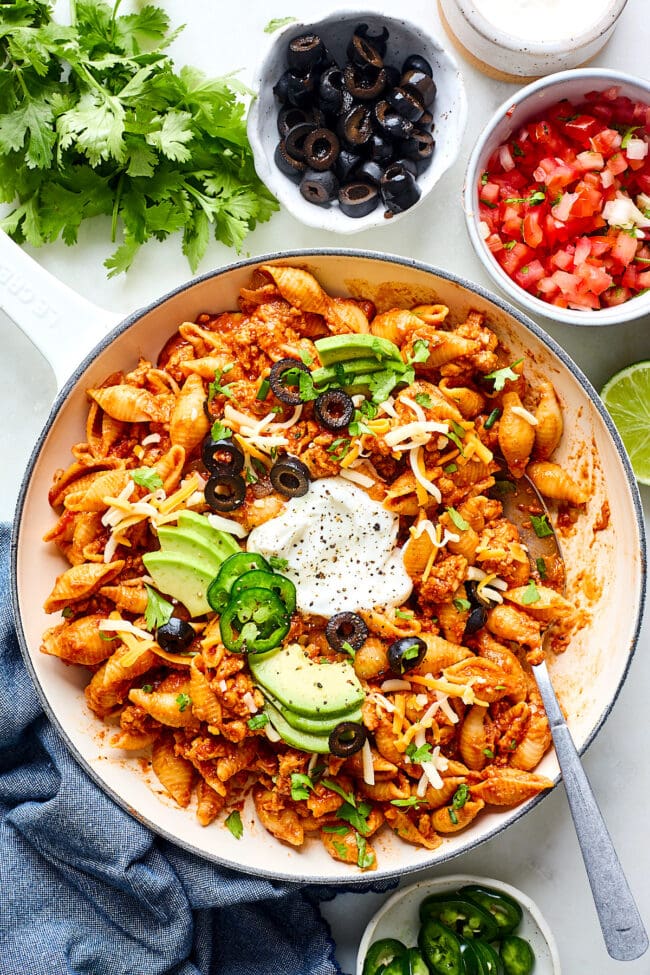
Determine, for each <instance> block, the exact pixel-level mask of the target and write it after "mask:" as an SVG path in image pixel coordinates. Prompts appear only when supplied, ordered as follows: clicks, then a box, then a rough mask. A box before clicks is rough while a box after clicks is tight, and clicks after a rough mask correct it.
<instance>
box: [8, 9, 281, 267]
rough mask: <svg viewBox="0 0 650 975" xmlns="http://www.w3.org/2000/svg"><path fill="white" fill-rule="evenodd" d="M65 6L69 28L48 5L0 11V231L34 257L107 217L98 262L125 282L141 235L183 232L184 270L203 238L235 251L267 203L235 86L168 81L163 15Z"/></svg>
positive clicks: (199, 78)
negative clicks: (3, 209)
mask: <svg viewBox="0 0 650 975" xmlns="http://www.w3.org/2000/svg"><path fill="white" fill-rule="evenodd" d="M120 2H121V0H117V2H116V3H115V5H114V6H113V7H110V6H109V5H108V4H106V3H103V2H102V0H76V2H75V0H72V2H71V10H72V24H71V25H63V24H58V23H56V22H55V21H54V20H53V19H52V11H51V7H50V4H49V3H48V2H42V0H0V202H3V203H9V204H13V205H14V209H13V210H12V212H11V213H10V214H9V216H7V217H5V219H4V220H2V221H1V222H0V226H1V227H2V228H3V229H4V230H5V231H7V233H9V234H10V235H11V236H12V237H13V238H14V240H16V241H18V242H19V243H22V242H23V241H27V242H28V243H30V244H33V245H34V246H39V245H41V244H43V243H47V242H50V241H53V240H56V239H57V238H58V237H59V236H60V237H62V238H63V240H64V241H65V242H66V244H74V243H75V242H76V240H77V234H78V230H79V226H80V224H81V221H82V220H85V219H87V218H88V217H94V216H96V215H98V214H106V215H109V216H111V218H112V221H111V227H112V239H113V241H115V240H117V238H118V231H120V230H121V234H122V242H121V243H120V245H119V246H118V247H117V250H116V251H115V253H114V254H113V255H112V256H111V257H110V258H109V259H108V260H107V261H106V267H107V268H108V269H109V272H110V275H113V274H118V273H119V272H121V271H126V270H127V268H129V267H130V265H131V263H132V261H133V259H134V257H135V255H136V253H137V251H138V249H139V248H140V246H141V245H142V244H144V243H145V242H146V241H147V240H149V239H150V238H152V237H155V238H156V239H157V240H163V239H164V238H165V237H167V236H168V235H169V234H173V233H176V232H177V231H182V232H183V253H184V254H185V256H186V257H187V259H188V261H189V264H190V267H191V268H192V270H193V271H195V270H196V268H197V266H198V264H199V262H200V260H201V258H202V257H203V255H204V254H205V251H206V248H207V246H208V242H209V238H210V232H211V228H212V230H213V231H214V236H215V238H216V239H217V240H220V241H222V242H223V243H225V244H227V245H229V246H234V247H236V248H237V249H239V248H240V247H241V244H242V241H243V239H244V237H245V236H246V234H247V233H248V232H249V231H250V230H252V229H253V228H254V227H255V225H256V223H257V222H258V221H265V220H268V219H269V217H270V215H271V213H272V212H273V211H274V210H276V209H277V203H276V201H275V200H274V198H273V197H272V196H271V194H270V193H269V192H268V190H267V189H266V187H265V186H264V184H263V183H262V182H261V181H260V180H259V178H258V177H257V175H256V173H255V169H254V166H253V159H252V153H251V149H250V146H249V143H248V140H247V138H246V124H245V111H246V110H245V104H244V102H243V100H242V96H243V95H245V94H246V93H247V91H246V89H245V87H244V86H243V85H241V84H240V83H238V82H237V81H236V80H235V79H234V78H233V77H232V76H227V77H223V78H215V79H209V78H206V77H205V76H204V75H203V74H202V73H201V72H200V71H198V70H196V69H195V68H191V67H184V68H182V69H181V70H180V71H179V72H176V71H175V70H174V65H173V62H172V60H171V58H170V57H169V55H168V54H166V53H165V48H166V47H168V45H169V44H170V43H171V41H172V40H173V39H174V37H175V36H176V34H177V32H172V31H170V26H169V20H168V17H167V15H166V14H165V13H164V11H162V10H160V9H159V8H158V7H155V6H151V5H147V6H144V7H142V8H141V9H140V10H139V12H137V13H130V14H119V13H118V8H119V6H120Z"/></svg>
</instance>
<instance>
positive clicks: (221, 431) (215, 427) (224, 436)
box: [210, 420, 232, 440]
mask: <svg viewBox="0 0 650 975" xmlns="http://www.w3.org/2000/svg"><path fill="white" fill-rule="evenodd" d="M210 436H211V437H212V439H213V440H228V439H229V438H230V437H232V430H231V429H230V427H227V426H225V425H224V424H223V423H222V422H221V420H215V421H214V423H213V424H212V427H211V429H210Z"/></svg>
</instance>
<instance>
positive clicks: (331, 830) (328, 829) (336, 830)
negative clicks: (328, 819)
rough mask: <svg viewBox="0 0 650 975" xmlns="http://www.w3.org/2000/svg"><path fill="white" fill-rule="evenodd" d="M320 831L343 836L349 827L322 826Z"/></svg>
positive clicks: (348, 830)
mask: <svg viewBox="0 0 650 975" xmlns="http://www.w3.org/2000/svg"><path fill="white" fill-rule="evenodd" d="M322 830H323V832H324V833H338V835H339V836H344V835H345V834H346V833H349V832H350V827H349V826H344V825H343V823H341V825H340V826H323V827H322Z"/></svg>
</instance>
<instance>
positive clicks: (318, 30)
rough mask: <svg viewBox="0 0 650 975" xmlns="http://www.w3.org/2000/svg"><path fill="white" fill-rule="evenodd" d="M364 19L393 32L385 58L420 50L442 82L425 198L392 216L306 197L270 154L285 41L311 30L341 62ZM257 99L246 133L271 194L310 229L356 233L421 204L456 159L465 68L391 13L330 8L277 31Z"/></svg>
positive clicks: (395, 59) (422, 180)
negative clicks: (351, 212)
mask: <svg viewBox="0 0 650 975" xmlns="http://www.w3.org/2000/svg"><path fill="white" fill-rule="evenodd" d="M359 23H367V24H368V25H369V27H370V28H371V30H372V31H377V30H381V28H382V27H383V26H385V27H387V28H388V30H389V32H390V38H389V41H388V50H387V53H386V63H387V64H395V65H396V66H397V67H401V66H402V64H403V62H404V60H405V58H406V57H407V56H408V55H409V54H421V55H422V56H423V57H425V58H426V59H427V61H428V62H429V63H430V64H431V66H432V68H433V78H434V81H435V83H436V86H437V89H438V91H437V95H436V99H435V101H434V103H433V105H432V107H431V111H432V113H433V124H434V137H435V140H436V146H435V150H434V153H433V157H432V160H431V164H430V166H428V168H427V169H425V170H424V172H423V173H422V174H421V175H420V176H419V178H418V186H419V187H420V190H421V195H420V199H419V200H418V202H417V203H416V204H415V206H413V207H411V208H410V209H409V210H406V211H404V212H403V213H399V214H395V215H394V216H393V217H392V218H391V219H390V220H387V219H386V217H385V215H384V207H383V206H382V205H381V202H380V204H379V206H377V208H376V209H375V210H373V212H372V213H369V214H368V215H367V216H365V217H359V218H354V217H348V216H346V215H345V214H344V213H343V212H342V211H341V210H340V209H339V206H338V203H337V202H334V203H332V204H330V205H328V206H316V205H314V204H313V203H309V202H307V200H305V199H304V197H303V196H302V195H301V193H300V190H299V188H298V184H297V183H295V182H293V181H292V180H291V179H289V177H287V176H285V175H284V174H283V173H281V172H280V170H279V169H278V168H277V166H276V164H275V162H274V159H273V156H274V153H275V148H276V146H277V144H278V139H279V135H278V129H277V116H278V110H279V108H280V106H279V103H278V101H277V99H276V98H275V97H274V95H273V86H274V84H275V83H276V82H277V80H278V78H279V77H280V76H281V75H282V74H283V72H284V71H285V70H286V50H287V44H288V43H289V41H290V40H291V39H292V38H293V37H298V36H299V35H300V34H304V33H312V34H318V35H319V36H320V37H322V39H323V41H324V42H325V44H326V45H327V48H328V50H329V51H331V53H332V55H333V56H334V58H335V59H336V61H337V63H338V64H341V65H342V64H344V63H345V61H346V55H345V49H346V46H347V44H348V41H349V40H350V37H351V35H352V33H353V31H354V28H355V27H356V26H357V24H359ZM255 88H256V91H257V98H256V100H255V101H254V102H253V105H252V106H251V110H250V113H249V116H248V138H249V141H250V144H251V146H252V149H253V154H254V158H255V168H256V170H257V173H258V175H259V177H260V179H262V180H263V181H264V182H265V183H266V185H267V186H268V188H269V189H270V190H271V192H272V193H274V194H275V196H277V198H278V200H279V201H280V203H281V204H282V206H283V207H285V209H286V210H288V211H289V213H291V214H292V215H293V216H294V217H295V218H296V219H297V220H300V222H301V223H304V224H306V225H307V226H308V227H316V228H318V229H319V230H329V231H332V232H333V233H337V234H354V233H358V232H359V231H361V230H369V229H370V228H374V227H382V226H386V225H388V224H391V225H393V224H394V223H395V221H396V220H401V219H402V218H403V217H405V216H407V215H408V214H409V213H412V212H413V210H414V209H416V208H417V207H419V206H421V205H422V204H423V203H424V202H425V200H426V199H427V197H428V196H429V194H430V193H431V191H432V190H433V188H434V187H435V185H436V183H437V182H438V180H439V179H440V177H441V176H442V175H443V173H445V172H446V171H447V170H448V169H449V167H450V166H451V165H452V164H453V163H454V161H455V160H456V157H457V156H458V152H459V149H460V144H461V140H462V137H463V132H464V130H465V123H466V120H467V103H466V98H465V89H464V86H463V81H462V77H461V73H460V71H459V69H458V66H457V64H456V62H455V60H454V58H453V57H452V55H451V54H449V52H448V51H447V50H445V48H444V47H443V45H442V43H441V42H440V41H439V40H438V39H437V38H436V37H435V36H434V35H433V34H431V33H430V32H429V31H427V30H425V29H424V28H423V27H420V26H415V24H411V23H410V22H409V21H408V20H406V19H403V18H401V17H395V16H386V15H384V14H382V13H381V12H377V9H376V8H375V9H374V10H363V9H354V8H348V9H344V10H339V11H336V12H335V13H333V14H329V15H328V16H327V17H325V18H323V20H319V21H317V22H316V23H309V24H307V23H291V24H289V25H287V26H286V27H285V28H284V29H283V30H282V31H279V32H278V33H277V34H274V35H273V37H272V40H271V41H270V43H269V46H268V47H267V49H266V51H265V52H264V54H263V56H262V59H261V62H260V65H259V68H258V71H257V77H256V83H255Z"/></svg>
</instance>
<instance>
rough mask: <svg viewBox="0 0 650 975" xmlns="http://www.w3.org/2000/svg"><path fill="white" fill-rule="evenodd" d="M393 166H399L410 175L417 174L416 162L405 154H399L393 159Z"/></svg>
mask: <svg viewBox="0 0 650 975" xmlns="http://www.w3.org/2000/svg"><path fill="white" fill-rule="evenodd" d="M393 166H401V167H402V168H403V169H405V170H406V171H407V172H408V173H411V175H412V176H417V174H418V164H417V163H416V161H415V159H408V158H407V157H406V156H400V158H399V159H395V160H394V162H393Z"/></svg>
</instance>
